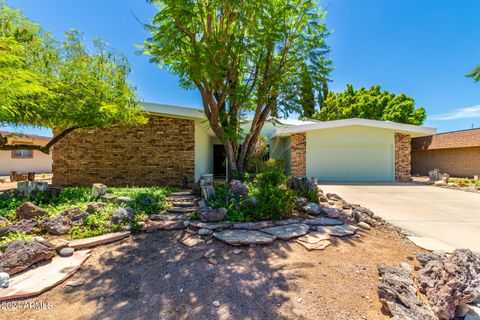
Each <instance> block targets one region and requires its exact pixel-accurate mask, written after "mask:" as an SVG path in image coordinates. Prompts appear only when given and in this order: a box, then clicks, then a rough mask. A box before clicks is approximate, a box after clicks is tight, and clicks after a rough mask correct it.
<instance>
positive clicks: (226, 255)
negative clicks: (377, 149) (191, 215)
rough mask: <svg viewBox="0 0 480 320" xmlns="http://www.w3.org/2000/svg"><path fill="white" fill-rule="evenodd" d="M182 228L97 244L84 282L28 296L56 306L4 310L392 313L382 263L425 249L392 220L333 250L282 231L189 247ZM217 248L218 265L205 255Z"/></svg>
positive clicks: (64, 314)
mask: <svg viewBox="0 0 480 320" xmlns="http://www.w3.org/2000/svg"><path fill="white" fill-rule="evenodd" d="M182 233H183V231H169V232H167V231H160V232H156V233H152V234H140V235H136V236H132V237H130V238H127V239H125V240H123V241H121V242H117V243H115V244H111V245H106V246H102V247H98V248H96V249H95V250H94V251H93V254H92V256H91V257H90V258H89V260H87V261H86V263H85V264H84V266H83V267H82V268H81V270H80V271H79V272H77V273H76V274H75V275H74V276H73V277H72V278H71V279H70V280H75V281H84V282H85V283H84V284H83V285H81V286H79V287H75V288H72V287H68V286H67V285H66V282H65V283H63V284H61V285H59V286H57V287H56V288H53V289H51V290H49V291H47V292H45V293H43V294H42V295H40V296H38V297H35V298H32V299H26V300H23V301H22V302H37V304H39V303H41V302H43V303H45V304H46V303H50V304H51V309H46V308H44V309H40V310H23V309H22V310H3V309H2V310H0V318H1V319H56V320H59V319H208V320H215V319H235V320H238V319H295V320H301V319H329V320H332V319H339V320H340V319H342V320H345V319H388V316H386V315H385V314H383V313H382V311H381V304H380V302H379V300H378V296H377V293H376V287H377V285H378V284H379V278H378V273H377V269H376V265H377V263H379V262H386V263H388V264H392V265H398V264H399V263H400V262H401V261H409V260H408V258H409V257H410V258H411V257H413V256H414V255H415V254H416V253H418V252H420V251H421V249H419V248H417V247H415V246H414V245H413V244H412V243H411V242H409V241H408V240H405V239H404V237H403V236H401V235H399V234H398V233H397V232H396V231H394V230H392V229H391V228H388V227H379V228H376V229H374V230H371V231H368V232H364V231H362V232H361V233H360V234H361V236H360V237H358V238H355V237H353V238H350V239H345V240H343V239H338V240H337V241H336V242H335V243H334V244H333V245H331V246H330V247H328V248H326V249H325V250H324V251H312V252H309V251H307V250H306V249H305V248H303V247H302V246H300V245H299V244H297V243H295V242H294V241H288V242H285V241H276V242H275V243H273V244H270V245H266V246H257V247H241V249H242V252H241V253H240V254H239V255H235V254H233V253H232V251H233V249H235V248H234V247H231V246H227V245H225V244H223V243H221V242H219V241H213V243H211V244H208V245H199V246H197V247H194V248H187V247H185V246H183V245H182V244H179V243H178V242H177V239H178V238H179V237H180V236H181V234H182ZM211 248H213V249H215V260H216V261H217V262H218V263H217V264H216V265H214V264H211V263H209V262H208V261H207V259H205V258H203V257H202V256H203V254H204V253H205V252H206V251H207V250H208V249H211ZM409 263H413V262H412V261H409ZM213 301H218V302H219V303H220V306H219V307H215V306H213V305H212V303H213ZM17 302H18V301H17Z"/></svg>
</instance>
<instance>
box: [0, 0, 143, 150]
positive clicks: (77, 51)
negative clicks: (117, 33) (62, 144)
mask: <svg viewBox="0 0 480 320" xmlns="http://www.w3.org/2000/svg"><path fill="white" fill-rule="evenodd" d="M82 40H83V39H82V37H81V34H80V33H79V32H77V31H70V32H67V33H66V39H65V41H63V42H56V41H55V40H54V39H52V37H51V36H50V35H49V34H48V33H46V32H45V31H44V30H43V29H42V28H41V27H40V26H39V25H37V24H35V23H33V22H31V21H29V20H28V19H27V18H26V17H25V16H24V15H23V14H21V12H20V11H19V10H15V9H12V8H9V7H7V6H5V5H1V4H0V125H17V126H23V125H31V126H40V127H48V128H51V129H53V130H54V131H55V132H56V135H55V137H54V138H53V139H52V140H51V141H50V142H49V143H48V144H47V145H46V146H44V147H42V146H37V145H9V144H7V138H6V137H2V136H0V150H15V149H35V150H40V151H42V152H44V153H48V152H49V150H50V148H51V147H52V146H53V145H54V144H55V143H56V142H58V141H59V140H60V139H61V138H63V137H64V136H66V135H67V134H68V133H70V132H72V131H74V130H77V129H82V128H103V127H108V126H110V125H112V124H116V123H119V124H133V123H144V122H145V121H146V118H145V117H144V116H143V115H142V113H141V111H140V110H139V108H138V107H137V102H136V94H135V90H134V88H133V87H132V86H131V85H130V84H129V83H128V82H127V76H128V73H129V71H130V67H129V64H128V62H127V60H126V59H125V58H124V57H123V56H122V55H121V54H118V53H116V52H114V51H112V50H110V49H108V48H107V46H106V44H105V43H103V42H102V41H100V40H98V39H97V40H95V41H94V45H93V47H92V48H87V47H85V46H84V45H83V41H82Z"/></svg>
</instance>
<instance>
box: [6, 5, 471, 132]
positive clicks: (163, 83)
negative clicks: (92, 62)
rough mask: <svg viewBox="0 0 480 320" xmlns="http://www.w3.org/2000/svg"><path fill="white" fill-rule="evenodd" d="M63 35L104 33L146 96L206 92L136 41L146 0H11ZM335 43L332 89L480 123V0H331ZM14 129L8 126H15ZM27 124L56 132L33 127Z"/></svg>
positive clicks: (165, 98) (445, 127)
mask: <svg viewBox="0 0 480 320" xmlns="http://www.w3.org/2000/svg"><path fill="white" fill-rule="evenodd" d="M7 4H8V5H11V6H13V7H16V8H21V9H22V10H23V11H24V13H25V14H27V16H29V17H30V19H32V20H34V21H36V22H38V23H39V24H41V25H42V26H43V27H44V28H45V29H46V30H48V31H50V32H51V33H52V34H53V35H54V36H55V37H56V38H61V37H62V36H63V32H64V31H65V30H68V29H72V28H74V29H78V30H80V31H82V32H84V33H85V35H86V36H87V39H88V40H91V39H92V38H94V37H98V38H101V39H103V40H105V41H107V42H109V43H110V45H111V46H112V47H113V48H115V49H118V50H120V51H121V52H123V53H124V54H125V55H126V56H127V57H128V59H129V61H130V63H131V64H132V68H133V72H132V74H131V77H130V80H131V82H132V83H134V84H135V85H136V86H137V88H138V92H139V95H140V97H141V98H142V99H143V100H144V101H149V102H158V103H166V104H174V105H182V106H191V107H200V106H201V99H200V95H199V94H198V93H197V92H195V91H185V90H183V89H180V88H179V87H178V81H177V78H176V77H175V76H173V75H171V74H169V73H167V72H166V71H162V70H159V69H158V68H157V67H156V66H155V65H153V64H150V63H149V62H148V58H147V57H145V56H138V55H136V54H135V52H136V49H135V48H134V44H140V43H142V42H143V41H144V40H145V38H146V37H148V33H147V32H146V31H145V30H144V29H142V27H141V25H140V24H139V22H138V21H137V20H136V19H135V18H134V16H133V15H132V12H133V13H134V14H135V16H137V17H138V18H139V19H140V20H141V21H148V19H150V18H151V17H153V15H154V14H155V9H154V8H153V7H152V6H151V5H149V4H147V3H146V2H145V1H142V0H120V1H119V0H96V1H92V0H82V1H73V0H35V1H32V0H10V1H7ZM321 5H322V7H323V8H325V9H326V10H327V11H328V15H327V25H328V27H329V28H330V29H331V30H333V34H332V36H331V37H330V38H329V39H328V43H329V44H330V46H331V48H332V52H331V58H332V60H333V64H334V66H335V70H334V71H333V73H332V80H333V82H332V83H331V84H330V89H331V90H333V91H341V90H343V89H344V88H345V85H346V84H347V83H352V84H353V85H354V86H355V87H361V86H367V87H369V86H371V85H376V84H380V85H382V87H383V88H384V89H387V90H389V91H392V92H395V93H402V92H403V93H406V94H407V95H409V96H412V97H414V98H415V100H416V102H417V105H418V106H423V107H425V108H426V109H427V114H428V119H427V121H426V122H425V125H428V126H433V127H437V128H438V129H439V132H445V131H451V130H460V129H468V128H471V127H472V125H474V126H475V127H480V83H474V82H473V81H472V80H471V79H469V78H466V77H465V74H467V73H468V72H470V71H471V70H472V69H473V68H474V67H475V66H476V65H479V64H480V19H479V18H480V14H479V13H480V1H478V0H448V1H447V0H421V1H419V0H388V1H385V0H328V1H321ZM7 129H8V128H7ZM23 131H24V132H30V133H48V132H49V131H48V130H40V129H35V128H27V129H24V130H23Z"/></svg>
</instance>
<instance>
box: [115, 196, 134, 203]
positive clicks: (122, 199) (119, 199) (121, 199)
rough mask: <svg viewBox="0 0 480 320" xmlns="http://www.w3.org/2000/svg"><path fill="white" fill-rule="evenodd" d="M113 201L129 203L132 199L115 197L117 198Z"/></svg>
mask: <svg viewBox="0 0 480 320" xmlns="http://www.w3.org/2000/svg"><path fill="white" fill-rule="evenodd" d="M115 202H116V203H117V204H129V203H130V202H132V199H131V198H130V197H117V199H115Z"/></svg>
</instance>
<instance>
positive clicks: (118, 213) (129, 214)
mask: <svg viewBox="0 0 480 320" xmlns="http://www.w3.org/2000/svg"><path fill="white" fill-rule="evenodd" d="M134 216H135V210H133V209H132V208H118V209H115V210H114V211H113V213H112V217H111V218H110V221H111V222H112V223H113V224H120V223H126V222H129V221H131V220H132V219H133V217H134Z"/></svg>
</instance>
